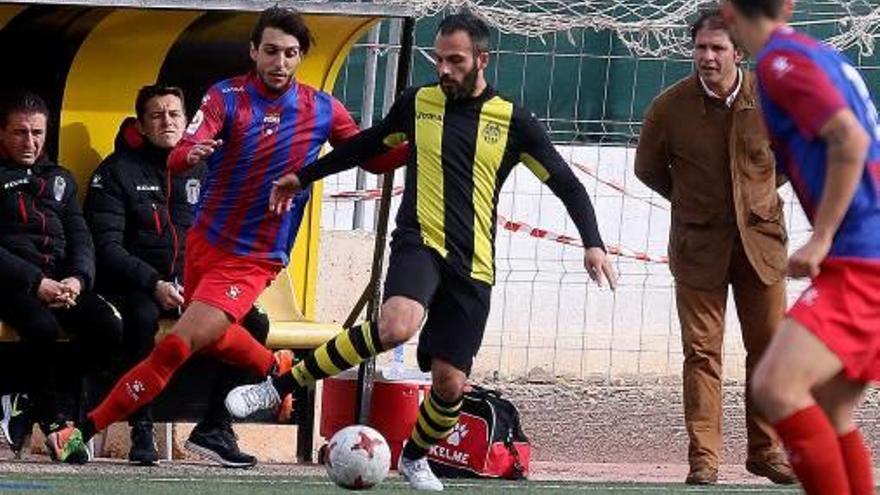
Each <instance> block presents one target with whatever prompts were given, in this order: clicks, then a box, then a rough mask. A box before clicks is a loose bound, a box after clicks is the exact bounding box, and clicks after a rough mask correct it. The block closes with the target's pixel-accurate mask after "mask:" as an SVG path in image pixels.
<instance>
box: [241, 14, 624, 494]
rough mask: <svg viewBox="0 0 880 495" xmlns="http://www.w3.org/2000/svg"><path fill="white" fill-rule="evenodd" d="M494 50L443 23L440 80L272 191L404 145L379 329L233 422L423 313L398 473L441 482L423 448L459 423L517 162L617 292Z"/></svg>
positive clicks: (367, 351) (257, 392) (368, 349)
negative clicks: (500, 85)
mask: <svg viewBox="0 0 880 495" xmlns="http://www.w3.org/2000/svg"><path fill="white" fill-rule="evenodd" d="M488 48H489V30H488V28H487V26H486V25H485V23H484V22H483V21H481V20H480V19H478V18H476V17H474V16H473V15H471V14H455V15H452V16H449V17H447V18H446V19H444V20H443V22H442V23H441V24H440V27H439V30H438V33H437V37H436V40H435V57H436V61H437V74H438V77H439V83H437V84H432V85H427V86H423V87H420V88H415V89H411V90H409V91H407V92H406V93H405V94H404V95H402V96H401V97H400V98H399V99H398V100H397V102H396V103H395V104H394V106H393V108H392V109H391V111H390V112H389V114H388V116H387V117H386V118H385V119H383V120H382V122H381V123H379V124H378V125H376V126H375V127H373V128H371V129H368V130H366V131H364V132H362V133H361V134H360V135H358V136H357V137H355V138H353V139H352V140H351V141H349V142H346V143H345V144H344V145H342V146H341V147H339V148H337V149H336V150H334V151H333V152H332V153H330V154H328V155H327V156H325V157H324V158H322V159H320V160H318V161H316V162H314V163H313V164H311V165H310V166H308V167H306V168H304V169H303V170H300V171H298V172H296V173H295V174H290V175H287V176H285V177H283V178H282V179H281V180H279V181H278V182H277V183H276V184H275V187H274V189H273V191H272V199H271V200H270V206H271V207H273V208H274V209H275V212H278V213H280V212H282V211H284V210H285V209H286V208H288V207H289V203H290V201H291V200H292V198H293V196H294V194H295V193H296V192H298V191H299V190H301V188H303V187H305V186H306V185H308V184H310V183H312V182H313V181H315V180H318V179H320V178H322V177H326V176H328V175H330V174H333V173H336V172H339V171H342V170H345V169H348V168H352V167H354V166H355V165H356V164H357V163H361V162H363V161H364V160H365V159H367V158H368V157H371V156H375V155H377V154H379V153H382V152H383V151H385V150H387V149H389V148H393V147H394V146H396V145H398V144H400V143H402V142H404V141H406V142H408V143H409V146H410V156H409V160H408V167H407V170H406V186H405V190H404V196H403V203H402V205H401V207H400V209H399V212H398V215H397V227H396V229H395V230H394V232H393V234H392V241H391V259H390V262H389V267H388V274H387V276H386V280H385V292H384V297H385V302H384V304H383V305H382V308H381V311H380V318H379V321H378V322H369V321H367V322H364V323H362V324H361V325H359V326H356V327H353V328H351V329H349V330H347V331H344V332H342V333H340V334H339V335H337V336H336V337H335V338H333V339H332V340H331V341H329V342H328V343H327V344H325V345H324V346H322V347H320V348H318V349H317V350H316V351H315V353H314V354H313V355H312V356H310V357H308V358H306V359H305V360H303V362H302V363H300V364H299V365H297V366H296V367H294V369H293V371H292V373H291V374H289V375H286V376H284V377H281V378H279V379H276V380H267V381H266V382H265V383H263V384H260V385H252V386H246V387H240V388H238V389H236V390H233V392H231V393H230V395H229V397H228V399H227V405H228V406H229V408H230V410H231V412H232V413H233V414H235V415H237V416H244V415H247V414H250V413H252V412H254V410H255V409H258V408H262V407H270V406H273V405H274V404H275V403H277V397H279V396H284V394H285V393H286V392H288V391H291V390H293V389H295V388H297V387H305V386H308V385H310V384H312V383H314V381H315V380H320V379H322V378H325V377H327V376H331V375H335V374H337V373H339V372H341V371H342V370H344V369H347V368H350V367H352V366H355V365H357V364H358V363H360V362H361V361H363V360H364V359H367V358H369V357H371V356H374V355H376V354H378V353H381V352H382V351H384V350H386V349H391V348H393V347H395V346H397V345H399V344H402V343H404V342H406V341H407V340H409V339H410V338H411V337H412V336H413V335H415V333H416V332H417V331H418V330H419V328H420V327H421V324H422V321H423V319H424V317H425V314H426V312H427V320H425V324H424V328H423V330H422V333H421V335H420V339H419V348H418V358H419V364H420V366H421V367H422V369H424V370H426V371H427V370H428V369H430V370H431V372H432V378H433V387H432V390H431V393H430V394H429V395H428V397H427V398H426V399H425V401H424V402H423V403H422V406H421V409H420V412H419V419H418V422H417V424H416V425H415V427H414V429H413V432H412V435H411V437H410V440H409V442H407V445H406V447H405V449H404V452H403V455H402V457H401V461H400V463H399V466H398V469H399V470H400V472H401V473H402V474H403V475H404V476H405V477H406V478H407V479H408V480H409V481H410V484H411V485H412V486H413V487H414V488H417V489H427V490H441V489H442V488H443V485H442V484H441V483H440V481H439V480H438V479H437V478H436V477H435V476H434V474H433V473H432V472H431V470H430V468H429V467H428V464H427V462H426V460H425V454H426V452H427V451H428V450H429V449H430V447H431V446H432V445H434V444H435V443H436V442H437V441H439V440H440V439H442V438H444V437H445V436H446V435H447V434H448V433H449V432H451V430H452V427H453V426H454V425H455V423H456V421H457V419H458V412H459V409H460V407H461V404H462V396H463V393H464V392H463V391H464V387H465V384H466V381H467V376H468V374H469V373H470V369H471V365H472V363H473V359H474V356H475V355H476V353H477V350H478V349H479V347H480V344H481V342H482V338H483V330H484V327H485V324H486V319H487V317H488V315H489V302H490V296H491V287H492V284H493V283H494V280H495V267H494V258H495V250H494V238H495V225H496V206H497V201H498V194H499V192H500V190H501V186H502V185H503V183H504V181H505V179H506V178H507V176H508V175H509V174H510V172H511V170H512V169H513V167H514V166H516V165H517V164H518V163H523V164H525V166H526V167H528V168H529V169H530V170H531V171H532V172H533V173H534V174H535V175H536V176H537V177H538V178H539V179H540V180H541V181H543V182H544V183H546V184H547V185H548V186H549V187H550V189H551V190H552V191H553V192H554V193H555V194H556V196H558V197H559V198H560V199H561V200H562V201H563V203H564V204H565V206H566V209H567V210H568V212H569V214H570V216H571V218H572V219H573V221H574V224H575V225H576V226H577V229H578V232H579V233H580V236H581V239H582V240H583V243H584V246H585V251H584V265H585V267H586V269H587V272H588V273H589V275H590V276H591V277H592V278H593V279H594V280H595V281H596V282H598V283H599V284H601V283H602V282H603V281H604V280H607V281H608V283H609V284H610V285H611V287H612V288H614V286H615V281H616V275H615V273H614V270H613V269H612V268H611V265H610V263H609V262H608V260H607V258H606V254H605V249H604V245H603V243H602V239H601V237H600V235H599V230H598V227H597V225H596V218H595V214H594V211H593V207H592V205H591V203H590V199H589V197H588V196H587V194H586V191H585V190H584V188H583V186H582V185H581V183H580V182H579V181H578V180H577V178H576V177H575V176H574V174H573V173H572V172H571V170H570V168H569V167H568V165H567V164H566V163H565V161H564V160H563V159H562V157H561V156H559V154H558V153H557V151H556V149H555V148H554V147H553V145H552V144H551V142H550V139H549V137H548V136H547V132H546V131H545V129H544V128H543V127H542V126H541V124H539V123H538V121H537V120H536V119H535V117H534V116H533V115H532V114H531V113H529V112H528V111H526V110H525V109H523V108H521V107H519V106H517V105H515V104H513V103H511V102H510V101H509V100H507V99H505V98H503V97H501V96H499V95H498V94H497V93H496V92H495V90H494V89H492V88H491V87H489V86H488V85H487V84H486V80H485V77H484V70H485V68H486V65H487V64H488V57H489V55H488ZM279 392H281V394H280V395H279Z"/></svg>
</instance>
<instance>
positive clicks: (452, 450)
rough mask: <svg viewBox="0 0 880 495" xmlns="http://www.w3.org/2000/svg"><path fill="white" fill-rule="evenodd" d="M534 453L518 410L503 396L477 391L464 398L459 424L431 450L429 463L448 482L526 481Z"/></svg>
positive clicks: (467, 394) (486, 391) (494, 392)
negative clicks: (454, 479)
mask: <svg viewBox="0 0 880 495" xmlns="http://www.w3.org/2000/svg"><path fill="white" fill-rule="evenodd" d="M530 450H531V448H530V446H529V440H528V438H526V436H525V434H523V431H522V428H521V426H520V421H519V411H517V410H516V406H514V405H513V403H511V402H510V401H509V400H507V399H503V398H501V393H500V392H497V391H495V390H488V389H484V388H481V387H474V390H473V391H472V392H468V393H466V394H465V395H464V403H463V404H462V406H461V416H460V417H459V419H458V424H456V425H455V428H454V429H453V430H452V433H450V434H449V436H447V437H446V439H445V440H443V441H441V442H440V443H438V444H437V445H435V446H434V447H432V448H431V450H430V452H428V462H429V463H430V464H431V469H433V471H434V473H435V474H437V476H441V477H445V478H506V479H513V480H515V479H524V478H526V477H527V476H528V473H529V456H530Z"/></svg>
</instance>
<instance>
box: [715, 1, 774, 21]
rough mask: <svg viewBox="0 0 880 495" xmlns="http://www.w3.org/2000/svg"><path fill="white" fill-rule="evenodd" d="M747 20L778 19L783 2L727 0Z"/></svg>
mask: <svg viewBox="0 0 880 495" xmlns="http://www.w3.org/2000/svg"><path fill="white" fill-rule="evenodd" d="M728 1H729V2H730V3H732V4H733V5H734V6H736V8H737V9H738V10H739V11H740V12H742V14H743V15H744V16H746V17H748V18H749V19H756V18H758V17H767V18H770V19H778V18H779V16H781V15H782V7H784V6H785V0H728Z"/></svg>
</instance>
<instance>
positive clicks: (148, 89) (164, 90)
mask: <svg viewBox="0 0 880 495" xmlns="http://www.w3.org/2000/svg"><path fill="white" fill-rule="evenodd" d="M166 95H174V96H176V97H177V98H178V99H180V105H181V106H182V107H185V105H186V104H185V103H184V102H185V101H186V100H184V98H183V90H182V89H180V88H178V87H176V86H165V85H162V84H148V85H146V86H144V87H142V88H141V89H140V90H139V91H138V94H137V98H135V100H134V111H135V114H136V115H137V118H138V120H140V121H141V122H143V120H144V114H145V113H146V112H147V102H149V101H150V100H152V99H153V98H156V97H157V96H166ZM183 111H184V113H186V108H184V109H183Z"/></svg>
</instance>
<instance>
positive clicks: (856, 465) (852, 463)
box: [837, 430, 874, 495]
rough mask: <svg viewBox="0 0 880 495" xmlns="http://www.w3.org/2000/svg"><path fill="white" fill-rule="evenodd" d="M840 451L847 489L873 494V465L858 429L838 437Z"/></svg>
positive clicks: (867, 494)
mask: <svg viewBox="0 0 880 495" xmlns="http://www.w3.org/2000/svg"><path fill="white" fill-rule="evenodd" d="M837 440H838V443H839V444H840V452H841V454H843V462H844V464H845V465H846V474H847V477H848V478H849V489H850V493H852V495H874V466H873V464H872V462H871V451H870V450H868V446H867V445H865V441H864V440H863V439H862V435H861V433H859V430H853V431H851V432H849V433H847V434H845V435H843V436H840V437H838V439H837Z"/></svg>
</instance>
